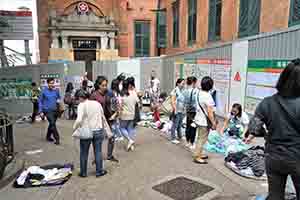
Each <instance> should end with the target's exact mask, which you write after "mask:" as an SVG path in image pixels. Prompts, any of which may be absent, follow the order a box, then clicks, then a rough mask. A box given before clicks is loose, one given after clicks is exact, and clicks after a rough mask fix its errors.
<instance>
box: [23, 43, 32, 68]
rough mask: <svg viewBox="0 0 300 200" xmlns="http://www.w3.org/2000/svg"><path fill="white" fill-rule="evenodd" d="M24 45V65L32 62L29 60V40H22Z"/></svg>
mask: <svg viewBox="0 0 300 200" xmlns="http://www.w3.org/2000/svg"><path fill="white" fill-rule="evenodd" d="M24 47H25V60H26V65H30V64H32V62H31V57H30V49H29V40H24Z"/></svg>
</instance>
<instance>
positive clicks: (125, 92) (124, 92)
mask: <svg viewBox="0 0 300 200" xmlns="http://www.w3.org/2000/svg"><path fill="white" fill-rule="evenodd" d="M121 96H122V97H123V96H129V82H128V80H127V79H126V80H125V81H123V89H122V91H121Z"/></svg>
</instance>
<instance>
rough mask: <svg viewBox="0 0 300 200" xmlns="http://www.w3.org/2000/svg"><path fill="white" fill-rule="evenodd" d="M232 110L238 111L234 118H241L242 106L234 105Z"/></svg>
mask: <svg viewBox="0 0 300 200" xmlns="http://www.w3.org/2000/svg"><path fill="white" fill-rule="evenodd" d="M232 108H236V109H237V110H238V113H237V114H236V116H237V117H238V118H241V117H242V114H243V109H242V105H241V104H239V103H235V104H233V105H232Z"/></svg>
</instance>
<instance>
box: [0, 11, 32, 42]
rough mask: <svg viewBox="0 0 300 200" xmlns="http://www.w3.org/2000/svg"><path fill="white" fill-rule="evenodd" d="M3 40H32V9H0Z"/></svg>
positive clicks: (0, 37)
mask: <svg viewBox="0 0 300 200" xmlns="http://www.w3.org/2000/svg"><path fill="white" fill-rule="evenodd" d="M0 39H1V40H32V39H33V25H32V13H31V11H6V10H0Z"/></svg>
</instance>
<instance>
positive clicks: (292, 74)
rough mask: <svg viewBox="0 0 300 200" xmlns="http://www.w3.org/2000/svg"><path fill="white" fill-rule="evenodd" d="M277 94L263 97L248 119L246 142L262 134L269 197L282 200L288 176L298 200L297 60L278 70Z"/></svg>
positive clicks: (299, 99)
mask: <svg viewBox="0 0 300 200" xmlns="http://www.w3.org/2000/svg"><path fill="white" fill-rule="evenodd" d="M276 89H277V91H278V93H277V94H275V95H273V96H271V97H267V98H265V99H264V100H263V101H262V102H261V103H260V104H259V105H258V107H257V109H256V111H255V115H254V117H253V118H252V119H251V121H250V125H249V133H250V135H249V136H248V138H247V139H246V142H247V143H250V142H251V140H252V139H253V138H254V137H255V136H258V135H260V133H261V132H262V129H263V128H264V127H263V126H264V125H266V128H267V131H268V133H266V134H265V139H266V144H265V159H266V172H267V175H268V183H269V196H268V198H267V199H268V200H284V194H285V185H286V181H287V177H288V175H291V177H292V180H293V183H294V186H295V189H296V193H297V199H300V59H297V60H294V61H292V62H291V63H290V64H289V65H288V66H287V67H286V68H285V69H284V70H283V72H282V73H281V75H280V78H279V81H278V83H277V86H276Z"/></svg>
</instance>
